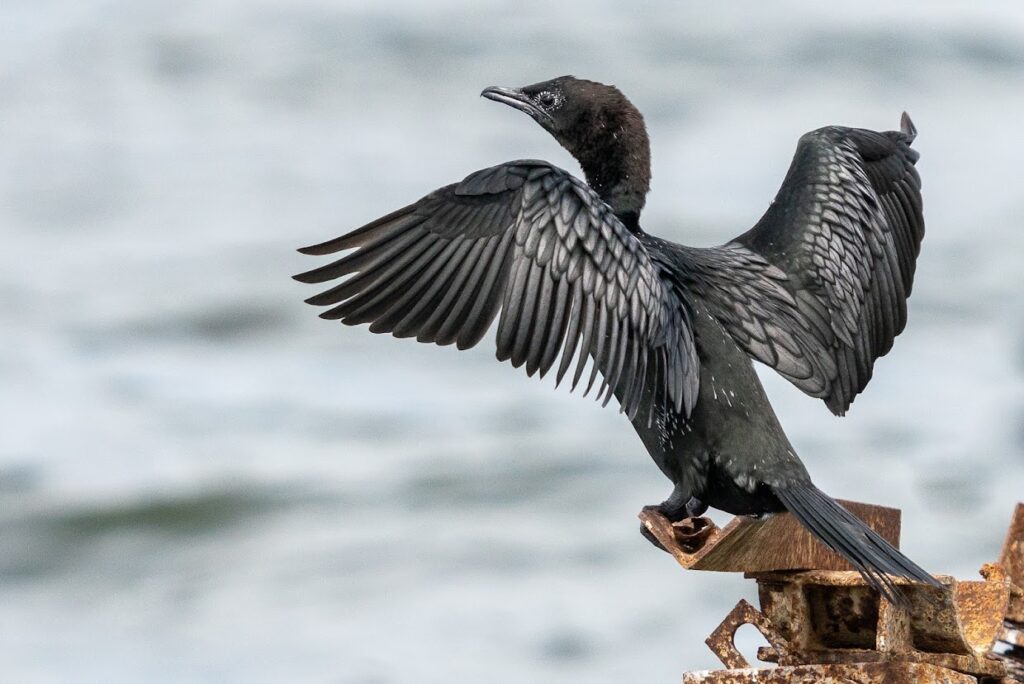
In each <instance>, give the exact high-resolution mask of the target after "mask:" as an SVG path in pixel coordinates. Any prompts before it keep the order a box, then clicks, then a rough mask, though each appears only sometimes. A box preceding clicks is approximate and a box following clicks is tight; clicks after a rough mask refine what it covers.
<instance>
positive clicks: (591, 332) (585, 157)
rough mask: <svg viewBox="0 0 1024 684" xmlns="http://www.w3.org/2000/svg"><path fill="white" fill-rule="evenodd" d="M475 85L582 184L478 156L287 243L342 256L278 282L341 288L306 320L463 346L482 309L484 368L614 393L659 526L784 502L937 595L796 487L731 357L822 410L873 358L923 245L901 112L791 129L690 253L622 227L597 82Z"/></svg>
mask: <svg viewBox="0 0 1024 684" xmlns="http://www.w3.org/2000/svg"><path fill="white" fill-rule="evenodd" d="M481 95H482V96H483V97H485V98H487V99H490V100H494V101H496V102H502V103H504V104H507V105H509V106H511V107H514V108H515V109H518V110H520V111H522V112H525V113H526V114H528V115H529V116H530V117H532V118H533V119H534V120H535V121H536V122H537V123H538V124H540V125H541V127H543V128H544V129H545V130H546V131H548V132H549V133H550V134H551V135H553V136H554V137H555V139H556V140H558V142H559V143H560V144H561V145H562V146H563V147H565V148H566V149H567V150H568V151H569V152H570V153H571V154H572V155H573V156H574V157H575V158H576V160H577V161H578V162H579V164H580V166H581V167H582V170H583V174H584V176H585V177H586V182H583V181H581V180H579V179H578V178H575V177H574V176H572V175H571V174H569V173H568V172H566V171H563V170H562V169H560V168H558V167H556V166H554V165H552V164H549V163H547V162H544V161H536V160H522V161H513V162H508V163H505V164H499V165H497V166H493V167H491V168H488V169H483V170H481V171H477V172H475V173H472V174H470V175H469V176H467V177H466V178H465V179H463V180H462V181H461V182H459V183H454V184H452V185H447V186H445V187H443V188H440V189H439V190H436V191H434V192H432V193H430V194H429V195H427V196H426V197H424V198H423V199H421V200H419V201H418V202H416V203H414V204H410V205H409V206H407V207H404V208H402V209H399V210H397V211H395V212H392V213H390V214H388V215H387V216H384V217H382V218H379V219H377V220H376V221H373V222H371V223H368V224H367V225H365V226H363V227H362V228H359V229H357V230H355V231H352V232H350V233H348V234H346V235H342V236H341V237H338V238H334V239H332V240H328V241H326V242H323V243H321V244H318V245H313V246H311V247H305V248H303V249H301V250H299V251H301V252H302V253H304V254H312V255H324V254H331V253H334V252H339V251H342V250H351V249H354V250H355V251H353V252H351V253H349V254H347V255H346V256H344V257H342V258H341V259H339V260H337V261H334V262H333V263H330V264H327V265H326V266H321V267H320V268H316V269H314V270H311V271H308V272H306V273H302V274H300V275H297V276H295V278H296V279H297V280H299V281H301V282H304V283H323V282H327V281H330V280H335V279H337V278H340V277H342V276H350V277H348V278H347V279H345V280H343V281H341V282H340V283H338V284H336V285H334V286H333V287H332V288H331V289H329V290H327V291H325V292H322V293H320V294H317V295H315V296H313V297H310V298H309V299H307V300H306V301H307V302H308V303H310V304H314V305H318V306H329V307H331V308H329V309H327V310H326V311H325V312H323V313H321V314H320V316H321V318H325V319H329V320H340V321H342V322H343V323H346V324H349V325H357V324H361V323H369V324H370V331H371V332H375V333H385V332H387V333H391V334H393V335H394V336H396V337H415V338H416V339H417V340H419V341H420V342H433V343H435V344H439V345H448V344H453V343H454V344H456V345H457V346H458V348H459V349H466V348H469V347H472V346H474V345H475V344H477V343H478V342H479V341H480V340H481V338H483V336H484V334H485V332H486V331H487V330H488V328H489V327H490V326H491V323H492V322H493V320H494V319H495V317H496V316H497V315H498V312H499V311H500V312H501V317H500V320H499V321H498V330H497V357H498V359H499V360H501V361H505V360H511V361H512V365H513V366H516V367H519V366H523V365H525V366H526V372H527V373H528V374H529V375H531V376H532V375H533V374H535V373H538V374H539V375H540V376H541V377H543V376H544V375H545V374H546V373H547V372H549V371H550V370H552V369H555V377H556V378H557V380H558V381H559V382H560V381H561V380H562V379H563V378H564V377H567V376H568V377H570V378H571V381H570V384H571V386H572V388H575V387H576V386H577V384H578V383H581V381H584V380H585V382H586V390H585V392H584V394H586V393H587V392H589V391H590V390H591V389H592V387H593V386H594V385H595V382H597V377H598V375H600V376H601V380H600V382H597V395H598V397H599V398H602V397H603V399H604V402H605V403H607V402H608V400H609V399H610V398H611V397H612V396H613V395H614V396H615V397H616V398H617V400H618V403H619V405H620V407H621V411H622V412H624V413H625V414H626V415H627V416H628V417H629V419H630V421H631V422H632V424H633V427H634V428H635V429H636V431H637V433H638V434H639V436H640V439H641V440H642V442H643V444H644V446H645V447H647V450H648V451H649V452H650V454H651V456H652V457H653V458H654V461H655V463H657V464H658V467H659V468H661V470H662V472H664V473H665V475H666V476H668V477H669V479H671V480H672V482H673V484H674V489H673V491H672V493H671V495H670V496H669V497H668V499H666V500H665V501H664V502H663V503H662V504H660V506H659V507H658V508H659V509H660V511H661V512H662V513H663V514H664V515H665V516H667V517H668V518H669V519H671V520H679V519H682V518H685V517H687V516H693V515H700V514H702V513H703V512H704V511H705V510H706V508H707V507H708V506H713V507H715V508H718V509H721V510H724V511H727V512H729V513H733V514H737V515H741V514H745V515H753V516H760V515H763V514H768V513H772V512H778V511H783V510H788V511H789V512H791V513H792V514H793V515H794V516H796V518H797V519H798V520H799V521H800V522H801V523H802V524H803V525H804V526H805V527H806V528H807V529H808V530H809V531H810V532H811V534H813V535H814V536H815V537H816V538H817V539H819V540H820V541H821V542H823V543H824V544H825V545H826V546H828V547H829V548H831V549H833V550H834V551H836V552H838V553H839V554H840V555H842V556H843V557H844V558H845V559H846V560H848V561H849V562H850V563H851V564H852V565H853V566H854V567H855V568H857V570H859V571H860V572H861V574H862V575H863V576H864V577H865V579H866V580H867V581H868V582H869V584H870V585H871V586H872V587H874V588H875V589H876V590H878V591H879V592H880V593H881V594H883V595H885V596H886V597H888V598H889V599H890V600H895V601H900V600H901V595H900V593H899V591H898V590H897V588H896V586H895V584H894V582H893V581H892V579H891V578H890V577H889V576H888V575H890V574H891V575H899V576H903V577H907V578H910V579H913V580H917V581H920V582H926V583H929V584H932V585H936V584H937V582H936V580H935V579H934V578H933V577H931V575H929V574H928V573H927V572H925V571H924V570H922V569H921V568H920V567H918V566H917V565H916V564H914V563H913V562H912V561H911V560H910V559H908V558H907V557H906V556H904V555H903V554H902V553H900V552H899V551H898V550H897V549H896V548H894V547H893V546H892V545H890V544H889V543H888V542H886V541H885V540H883V539H882V538H881V537H879V536H878V535H877V534H875V533H874V532H873V531H871V530H870V529H869V528H868V527H867V526H866V525H864V524H863V523H862V522H861V521H860V520H859V519H857V518H856V517H854V516H853V515H851V514H850V513H849V512H847V511H846V510H845V509H844V508H842V507H841V506H840V505H839V504H837V503H836V502H835V501H834V500H833V499H832V498H830V497H829V496H828V495H826V494H825V493H823V492H822V491H821V490H819V489H818V488H817V487H815V486H814V484H813V483H812V482H811V478H810V476H809V475H808V473H807V470H806V469H805V468H804V466H803V464H802V463H801V462H800V459H799V458H797V455H796V453H795V452H794V450H793V447H792V445H791V444H790V443H789V440H788V439H787V438H786V435H785V433H784V432H783V430H782V427H781V426H780V425H779V421H778V419H777V418H776V416H775V412H774V411H773V410H772V407H771V405H770V404H769V402H768V399H767V397H766V396H765V393H764V390H763V388H762V386H761V382H760V381H759V379H758V377H757V374H756V373H755V371H754V368H753V365H752V363H751V360H752V359H754V360H757V361H760V362H762V363H764V364H766V365H768V366H770V367H771V368H774V369H775V370H776V371H778V372H779V373H780V374H781V375H782V376H783V377H785V378H786V379H788V380H789V381H790V382H792V383H793V384H794V385H796V386H797V387H799V388H800V389H801V390H803V391H804V392H806V393H807V394H809V395H810V396H812V397H818V398H821V399H823V400H824V401H825V403H826V404H827V405H828V407H829V409H831V410H832V412H833V413H835V414H837V415H842V414H843V413H844V412H845V411H846V409H847V408H848V407H849V406H850V403H851V402H852V401H853V399H854V397H855V396H856V395H857V394H859V393H860V392H861V390H863V389H864V386H865V385H866V384H867V383H868V380H870V378H871V373H872V368H873V365H874V362H875V359H876V358H878V357H879V356H882V355H884V354H885V353H887V352H888V351H889V349H890V348H891V347H892V343H893V339H894V338H895V337H896V335H898V334H899V333H900V332H901V331H902V330H903V327H904V325H905V323H906V318H907V308H906V299H907V297H908V296H909V295H910V289H911V284H912V282H913V275H914V267H915V260H916V257H917V254H918V252H919V249H920V243H921V239H922V237H923V235H924V220H923V217H922V213H921V194H920V190H921V182H920V177H919V176H918V173H917V171H916V169H915V168H914V163H915V162H916V161H917V159H918V153H917V152H916V151H915V150H913V149H911V147H910V145H911V143H912V142H913V140H914V137H915V134H916V131H915V128H914V125H913V124H912V123H911V121H910V118H909V117H908V116H907V115H906V114H904V115H903V117H902V120H901V126H900V128H901V130H900V131H898V132H897V131H889V132H885V133H878V132H875V131H870V130H864V129H859V128H844V127H839V126H828V127H825V128H820V129H818V130H816V131H812V132H810V133H807V134H806V135H804V136H803V137H802V138H801V139H800V142H799V144H798V145H797V150H796V155H795V157H794V159H793V162H792V164H791V166H790V168H789V172H788V173H787V174H786V178H785V180H784V181H783V183H782V188H781V189H780V190H779V192H778V195H776V197H775V200H774V201H773V202H772V204H771V206H770V207H769V208H768V211H767V212H765V214H764V216H762V217H761V219H760V220H759V221H758V222H757V224H756V225H755V226H754V227H753V228H751V229H750V230H749V231H747V232H746V233H743V234H742V235H740V236H739V237H737V238H735V239H733V240H731V241H729V242H728V243H726V244H724V245H722V246H720V247H713V248H694V247H686V246H684V245H679V244H675V243H672V242H669V241H667V240H662V239H660V238H657V237H654V236H652V235H649V234H647V233H645V232H644V231H643V230H642V229H641V227H640V223H639V220H640V212H641V210H642V209H643V207H644V202H645V199H646V196H647V192H648V189H649V186H650V177H651V169H650V147H649V142H648V137H647V131H646V128H645V126H644V121H643V117H642V116H641V114H640V112H639V111H637V109H636V108H635V107H634V106H633V105H632V103H630V102H629V100H627V99H626V97H625V96H624V95H623V94H622V93H621V92H620V91H619V90H618V89H617V88H615V87H614V86H609V85H604V84H602V83H597V82H594V81H587V80H582V79H577V78H574V77H572V76H563V77H560V78H555V79H553V80H549V81H544V82H542V83H537V84H534V85H530V86H526V87H523V88H502V87H490V88H486V89H485V90H484V91H483V92H482V93H481ZM574 358H575V363H573V361H574ZM591 360H592V364H591V365H592V369H591V371H590V372H589V374H587V377H586V378H584V371H585V367H586V365H587V363H588V361H591ZM556 361H557V362H558V363H557V366H556ZM570 371H571V372H570Z"/></svg>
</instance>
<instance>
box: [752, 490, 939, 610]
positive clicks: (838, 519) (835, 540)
mask: <svg viewBox="0 0 1024 684" xmlns="http://www.w3.org/2000/svg"><path fill="white" fill-rule="evenodd" d="M772 492H774V494H775V495H776V496H777V497H778V498H779V500H780V501H782V503H783V505H784V506H785V507H786V510H788V511H789V512H790V513H792V514H793V515H794V516H796V518H797V520H799V521H800V523H801V524H802V525H803V526H804V527H805V528H807V530H808V531H809V532H810V533H811V534H812V535H814V536H815V538H817V539H818V541H820V542H821V543H823V544H824V545H825V546H827V547H828V548H830V549H832V550H833V551H835V552H836V553H838V554H839V555H840V556H842V557H843V558H845V559H846V560H847V561H849V563H850V565H852V566H853V567H854V568H856V569H857V570H858V571H859V572H860V574H861V575H862V576H863V577H864V579H865V580H866V581H867V583H868V584H869V585H870V586H871V587H873V588H874V589H875V590H877V591H878V593H880V594H881V595H882V596H884V597H885V598H886V599H887V600H888V601H890V602H892V603H896V604H900V605H905V604H906V597H904V595H903V594H902V592H900V590H899V589H898V587H897V586H896V583H895V582H893V581H892V578H891V577H890V575H897V576H900V577H906V578H908V579H911V580H915V581H917V582H922V583H924V584H928V585H931V586H934V587H940V586H942V585H941V584H940V583H939V581H938V580H936V579H935V578H934V577H932V576H931V575H930V574H928V573H927V572H925V571H924V570H922V569H921V568H920V567H918V565H917V564H916V563H914V561H912V560H910V559H909V558H907V557H906V556H904V555H903V554H902V553H900V551H899V549H897V548H896V547H894V546H893V545H892V544H890V543H889V542H887V541H886V540H884V539H882V538H881V537H880V536H878V534H876V533H875V532H874V531H873V530H872V529H871V528H869V527H868V526H867V525H865V524H864V523H863V522H862V521H861V520H860V519H859V518H857V517H856V516H855V515H853V514H852V513H850V512H849V511H847V510H846V509H845V508H843V507H842V506H840V505H839V504H838V503H837V502H836V501H835V500H834V499H832V497H830V496H829V495H828V494H825V492H823V491H821V490H820V489H818V488H817V487H815V486H814V485H813V484H811V483H810V482H808V483H806V484H802V485H795V486H787V487H777V488H776V487H772Z"/></svg>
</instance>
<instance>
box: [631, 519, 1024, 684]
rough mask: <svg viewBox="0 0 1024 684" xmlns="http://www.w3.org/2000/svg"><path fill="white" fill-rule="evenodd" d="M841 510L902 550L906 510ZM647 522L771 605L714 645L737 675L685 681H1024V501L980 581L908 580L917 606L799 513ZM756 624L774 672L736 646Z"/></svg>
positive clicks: (676, 547)
mask: <svg viewBox="0 0 1024 684" xmlns="http://www.w3.org/2000/svg"><path fill="white" fill-rule="evenodd" d="M841 503H842V504H843V505H844V506H845V507H846V508H848V509H849V510H850V512H852V513H853V514H854V515H857V516H858V517H860V518H861V519H862V520H864V522H865V523H867V524H868V525H869V526H870V527H871V528H872V529H874V530H875V531H876V532H877V533H878V534H880V535H881V536H882V537H884V538H885V539H887V540H888V541H890V542H891V543H893V544H894V545H897V546H898V545H899V535H900V512H899V511H898V510H896V509H892V508H883V507H881V506H872V505H868V504H862V503H857V502H851V501H843V502H841ZM640 520H641V523H642V527H641V531H642V532H643V533H644V534H645V536H647V537H648V538H650V539H652V540H653V541H656V542H657V543H658V544H659V545H660V546H661V547H662V548H663V549H665V551H667V552H668V553H670V554H671V555H672V556H673V557H674V558H675V559H676V561H677V562H678V563H679V564H680V565H681V566H683V568H685V569H688V570H716V571H725V572H743V573H744V574H745V576H746V577H748V578H751V579H754V580H755V581H756V582H757V586H758V600H759V603H760V607H759V608H755V607H754V606H753V605H751V604H750V603H748V602H747V601H745V600H743V601H740V602H739V603H738V604H736V607H735V608H733V610H732V612H730V613H729V615H727V616H726V618H725V619H724V620H723V621H722V623H721V624H720V625H719V626H718V627H717V628H716V629H715V631H714V632H712V634H711V635H710V636H709V637H708V639H707V644H708V646H709V647H710V648H711V650H712V652H714V654H715V655H716V656H718V659H719V660H721V661H722V664H723V665H724V666H725V668H726V669H723V670H707V671H700V672H689V673H686V674H685V675H684V677H683V682H684V684H811V683H812V682H814V683H819V682H820V683H825V684H828V683H831V682H835V683H837V684H838V683H840V682H842V683H843V684H880V683H883V682H884V683H892V684H902V683H908V684H909V683H914V684H918V683H920V684H931V683H935V684H938V683H939V682H943V683H948V684H961V683H963V684H1010V683H1012V682H1024V589H1022V588H1024V504H1018V505H1017V508H1016V511H1015V513H1014V516H1013V519H1012V521H1011V524H1010V529H1009V531H1008V532H1007V536H1006V541H1005V543H1004V545H1003V550H1002V553H1001V555H1000V558H999V560H998V561H997V562H995V563H986V564H985V565H983V566H982V567H981V576H982V579H981V580H973V581H963V580H957V579H955V578H953V577H949V576H939V577H938V578H937V579H939V581H940V582H942V584H943V588H942V589H937V588H934V587H928V586H923V585H918V584H912V583H909V582H905V581H904V582H902V584H903V585H904V586H903V587H902V589H903V592H904V595H905V596H906V599H907V602H906V605H896V604H893V603H890V602H889V601H886V600H885V599H884V598H882V597H880V596H879V595H878V593H877V592H875V591H874V590H873V589H871V588H870V587H869V586H867V584H866V583H865V582H864V580H863V579H862V578H861V576H860V575H859V574H858V573H857V572H855V571H853V569H852V568H850V567H849V565H847V564H846V562H845V561H844V560H843V559H842V558H841V557H840V556H838V555H837V554H835V553H833V552H831V551H829V550H828V549H826V548H825V547H824V546H822V545H821V544H819V543H818V542H817V541H816V540H814V539H813V538H812V537H811V536H810V535H809V534H808V533H807V532H806V531H804V529H803V528H802V527H801V526H800V525H799V524H798V523H797V522H796V521H795V520H794V519H793V518H792V517H791V516H790V515H788V514H782V515H777V516H773V517H771V518H768V519H766V520H753V519H750V518H743V517H737V518H734V519H733V520H732V521H731V522H729V524H728V525H726V526H725V527H723V528H719V527H717V526H716V525H715V524H714V523H713V522H712V521H711V520H709V519H707V518H691V519H687V520H683V521H680V522H677V523H670V522H669V521H668V520H667V519H665V518H664V517H662V516H661V515H660V514H659V513H658V512H657V511H656V510H655V509H651V508H648V509H644V510H643V511H642V512H641V513H640ZM780 540H785V543H780ZM897 582H899V580H897ZM748 624H749V625H752V626H753V627H754V628H756V629H757V630H758V631H759V632H760V633H761V634H762V635H763V636H764V638H765V640H766V641H767V642H768V644H769V645H768V646H766V647H762V648H760V649H759V650H758V652H757V657H758V659H759V660H760V661H762V662H764V663H769V664H774V667H771V666H768V667H764V666H763V667H752V666H751V665H750V663H748V662H747V660H746V658H744V657H743V655H742V654H741V653H740V652H739V650H738V649H737V648H736V645H735V635H736V631H737V630H738V629H739V628H740V627H741V626H743V625H748Z"/></svg>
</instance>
